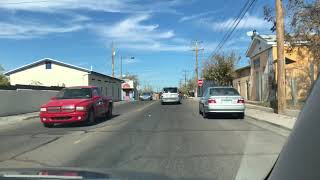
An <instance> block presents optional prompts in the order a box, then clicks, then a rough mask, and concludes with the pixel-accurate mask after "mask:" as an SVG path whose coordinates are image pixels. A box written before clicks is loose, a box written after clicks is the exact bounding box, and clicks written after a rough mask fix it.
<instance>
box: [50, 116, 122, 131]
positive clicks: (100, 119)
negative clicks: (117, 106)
mask: <svg viewBox="0 0 320 180" xmlns="http://www.w3.org/2000/svg"><path fill="white" fill-rule="evenodd" d="M118 116H120V114H113V115H112V116H111V117H109V118H97V119H96V120H95V122H94V123H93V124H87V123H86V122H78V123H68V124H56V125H55V126H54V127H53V128H75V127H89V126H95V125H98V124H101V123H104V122H106V121H109V120H111V119H113V118H115V117H118Z"/></svg>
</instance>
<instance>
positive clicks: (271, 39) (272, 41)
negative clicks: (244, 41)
mask: <svg viewBox="0 0 320 180" xmlns="http://www.w3.org/2000/svg"><path fill="white" fill-rule="evenodd" d="M259 41H260V42H264V43H265V44H267V45H268V46H270V47H271V46H276V45H277V38H276V35H273V34H272V35H255V36H254V37H253V38H252V41H251V43H250V45H249V47H248V49H247V51H246V56H247V57H249V53H250V52H251V51H253V47H254V46H255V44H256V42H259Z"/></svg>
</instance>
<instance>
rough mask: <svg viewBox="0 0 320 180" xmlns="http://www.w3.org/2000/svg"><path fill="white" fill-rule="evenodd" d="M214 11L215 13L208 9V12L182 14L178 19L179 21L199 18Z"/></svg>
mask: <svg viewBox="0 0 320 180" xmlns="http://www.w3.org/2000/svg"><path fill="white" fill-rule="evenodd" d="M214 13H217V11H208V12H203V13H199V14H192V15H190V16H183V17H182V18H180V19H179V22H185V21H192V20H195V19H199V18H201V17H203V16H207V15H209V14H214Z"/></svg>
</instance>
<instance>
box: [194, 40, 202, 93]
mask: <svg viewBox="0 0 320 180" xmlns="http://www.w3.org/2000/svg"><path fill="white" fill-rule="evenodd" d="M200 43H202V42H201V41H197V40H196V41H195V42H194V43H193V45H194V49H193V51H195V52H196V69H195V71H196V83H197V88H196V92H195V97H198V80H199V73H198V72H199V71H198V66H199V65H198V64H199V62H198V54H199V51H202V50H204V49H203V48H199V45H200Z"/></svg>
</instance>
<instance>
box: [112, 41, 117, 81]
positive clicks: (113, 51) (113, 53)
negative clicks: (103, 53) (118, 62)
mask: <svg viewBox="0 0 320 180" xmlns="http://www.w3.org/2000/svg"><path fill="white" fill-rule="evenodd" d="M111 46H112V47H111V48H112V77H114V56H115V55H116V52H115V50H114V46H113V43H112V45H111Z"/></svg>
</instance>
